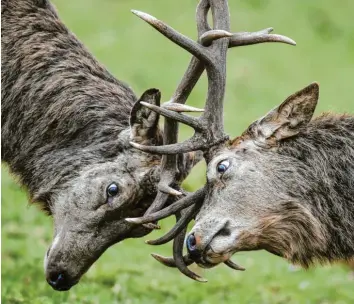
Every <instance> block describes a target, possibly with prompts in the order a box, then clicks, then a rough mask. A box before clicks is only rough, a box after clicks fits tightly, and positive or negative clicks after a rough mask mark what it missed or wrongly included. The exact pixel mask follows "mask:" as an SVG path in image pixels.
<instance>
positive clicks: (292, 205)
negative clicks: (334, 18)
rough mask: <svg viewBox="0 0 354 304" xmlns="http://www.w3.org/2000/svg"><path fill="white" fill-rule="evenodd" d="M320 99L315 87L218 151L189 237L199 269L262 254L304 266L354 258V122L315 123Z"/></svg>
mask: <svg viewBox="0 0 354 304" xmlns="http://www.w3.org/2000/svg"><path fill="white" fill-rule="evenodd" d="M318 97H319V87H318V84H316V83H313V84H311V85H309V86H308V87H306V88H304V89H303V90H301V91H299V92H297V93H295V94H293V95H291V96H289V97H288V98H287V99H286V100H285V101H284V102H283V103H282V104H281V105H280V106H279V107H277V108H275V109H274V110H272V111H270V112H269V113H268V114H266V115H265V116H264V117H262V118H261V119H259V120H257V121H255V122H254V123H253V124H251V125H250V126H249V128H248V129H247V130H246V131H245V132H244V133H243V134H242V135H241V136H240V137H237V138H236V139H234V140H233V141H231V142H230V143H229V144H227V145H225V146H224V147H222V148H220V149H219V150H218V151H217V152H215V153H214V154H213V156H212V158H211V160H210V162H209V164H208V169H207V193H206V197H205V200H204V203H203V206H202V207H201V209H200V212H199V213H198V215H197V217H196V221H195V225H194V227H193V229H192V231H191V233H190V234H189V236H188V238H187V248H188V250H189V253H190V255H191V256H192V257H193V259H194V261H196V262H197V263H198V264H199V265H201V266H203V267H212V266H215V265H217V264H219V263H221V262H224V261H227V260H228V259H229V258H230V257H231V255H232V254H233V253H235V252H239V251H249V250H259V249H265V250H267V251H269V252H271V253H274V254H276V255H279V256H281V257H284V258H286V259H287V260H289V261H290V262H292V263H297V264H301V265H302V266H304V267H308V266H309V265H310V264H312V263H313V262H318V261H319V262H328V261H329V262H333V261H338V260H341V259H345V260H347V259H350V258H352V257H353V256H354V249H353V245H354V244H353V235H354V224H353V218H354V208H353V206H354V187H353V177H354V117H353V116H349V115H342V116H340V115H328V114H327V115H323V116H320V117H318V118H316V119H314V120H312V121H311V118H312V115H313V113H314V110H315V108H316V105H317V100H318Z"/></svg>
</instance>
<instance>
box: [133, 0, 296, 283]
mask: <svg viewBox="0 0 354 304" xmlns="http://www.w3.org/2000/svg"><path fill="white" fill-rule="evenodd" d="M209 10H211V12H212V19H213V29H212V28H211V27H210V25H209V23H208V21H207V15H208V13H209ZM135 13H136V14H137V15H138V16H139V17H140V18H142V19H143V20H144V21H146V22H148V23H149V24H150V25H152V26H153V27H154V28H155V29H157V30H158V31H159V32H160V33H162V34H163V35H164V36H166V37H167V38H169V39H170V40H171V41H173V42H174V43H176V44H177V45H179V46H181V47H182V48H184V49H185V50H187V51H188V52H190V53H191V54H192V55H193V56H194V57H193V58H192V60H191V62H190V64H189V67H188V69H187V71H186V73H185V75H184V77H183V79H182V82H181V83H182V84H185V83H189V85H186V86H185V89H184V90H181V89H177V94H176V95H175V96H174V98H172V100H171V101H170V102H168V103H166V104H164V105H162V106H161V107H156V106H153V105H149V104H144V106H146V107H148V108H149V109H151V110H153V111H155V112H156V113H159V114H161V115H163V116H165V117H166V118H167V119H166V122H165V132H164V142H163V145H162V146H148V145H139V144H134V143H133V146H134V147H136V148H137V149H140V150H142V151H145V152H149V153H155V154H163V155H164V156H163V159H164V161H165V166H163V170H162V175H161V176H163V175H164V174H165V175H166V176H173V175H171V174H169V173H170V172H173V170H174V169H173V168H175V162H176V156H175V155H176V154H178V153H186V152H189V151H195V150H201V151H203V152H204V157H205V159H206V161H207V163H209V162H210V160H211V159H212V158H213V155H214V154H215V153H216V151H218V150H219V149H220V148H221V147H224V146H225V145H226V143H227V141H228V136H227V135H226V134H225V133H224V127H223V100H224V93H225V80H226V54H227V50H228V48H231V47H236V46H243V45H251V44H257V43H263V42H282V43H287V44H291V45H295V42H294V41H293V40H291V39H289V38H287V37H285V36H281V35H274V34H270V32H271V31H272V29H271V28H269V29H265V30H262V31H259V32H254V33H248V32H241V33H234V34H232V33H230V22H229V10H228V3H227V1H226V0H209V1H208V0H201V1H200V3H199V5H198V7H197V12H196V20H197V30H198V42H194V41H192V40H191V39H189V38H187V37H185V36H183V35H182V34H180V33H178V32H177V31H175V30H174V29H172V28H171V27H169V26H168V25H166V24H164V23H163V22H162V21H160V20H157V19H156V18H154V17H152V16H150V15H147V14H145V13H141V12H135ZM204 69H206V73H207V77H208V93H207V99H206V105H205V109H204V110H205V111H204V113H203V114H202V115H201V117H200V118H195V117H191V116H187V115H184V114H181V113H180V112H183V111H184V109H185V106H183V105H181V104H182V103H185V101H186V99H187V97H188V95H189V93H190V91H191V90H192V89H193V87H194V85H195V84H196V82H197V81H198V79H199V77H200V76H201V74H202V72H203V70H204ZM182 93H184V94H182ZM186 110H187V111H188V109H186ZM176 121H177V122H182V123H184V124H187V125H188V126H190V127H192V128H193V129H194V130H195V133H194V135H193V137H192V138H190V139H188V140H186V141H185V142H183V143H176V141H177V136H176V134H177V124H176ZM165 180H167V181H168V182H165ZM172 181H173V179H172V180H171V179H163V178H161V182H160V184H159V194H158V196H157V198H156V200H155V201H154V203H153V205H152V206H153V208H152V209H151V210H149V212H147V213H146V214H145V215H144V217H142V218H130V219H127V221H129V222H131V223H135V224H146V223H151V222H154V221H156V220H159V219H161V218H164V217H167V216H169V215H171V214H175V215H176V218H177V224H176V225H175V226H174V227H173V228H172V230H171V231H169V232H168V233H167V234H166V235H165V236H163V237H161V238H159V239H158V240H154V241H149V242H148V243H149V244H152V245H158V244H163V243H166V242H168V241H170V240H172V239H173V240H174V241H173V258H166V257H162V256H159V255H154V257H155V258H156V259H157V260H159V261H160V262H161V263H163V264H164V265H166V266H170V267H178V269H179V270H180V271H181V272H182V273H184V274H185V275H187V276H188V277H190V278H192V279H195V280H198V281H203V282H204V281H205V280H204V279H203V278H201V277H200V276H198V275H197V274H195V273H193V272H192V271H190V270H189V269H188V268H187V266H188V265H189V264H191V263H193V262H194V260H193V257H192V256H191V255H188V256H184V257H183V256H182V252H183V246H184V238H185V235H186V225H187V224H188V223H189V221H191V220H192V219H193V218H194V217H195V215H196V214H197V212H198V210H199V209H200V206H201V204H202V203H203V199H204V197H205V195H206V193H207V190H208V187H209V186H208V185H207V186H206V187H204V188H202V189H200V190H198V191H196V192H195V193H192V194H189V195H187V196H186V197H184V198H182V199H181V200H180V201H178V202H176V203H174V204H172V205H171V206H169V207H167V208H164V209H162V210H160V209H161V208H162V207H163V206H164V205H165V200H166V199H167V197H168V194H173V192H174V190H173V189H172V188H171V187H170V186H171V185H172V184H173V182H172ZM159 210H160V211H159ZM225 263H226V264H227V265H228V266H230V267H231V268H234V269H242V268H241V267H239V266H237V265H236V264H234V263H233V262H231V261H230V260H228V259H227V260H225Z"/></svg>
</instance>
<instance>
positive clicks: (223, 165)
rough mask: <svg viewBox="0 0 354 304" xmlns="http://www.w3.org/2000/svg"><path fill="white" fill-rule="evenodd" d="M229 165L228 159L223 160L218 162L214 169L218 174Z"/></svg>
mask: <svg viewBox="0 0 354 304" xmlns="http://www.w3.org/2000/svg"><path fill="white" fill-rule="evenodd" d="M229 167H230V162H229V161H228V160H223V161H221V162H220V163H218V165H217V167H216V169H217V171H218V172H219V173H220V174H223V173H225V171H226V170H227V169H228V168H229Z"/></svg>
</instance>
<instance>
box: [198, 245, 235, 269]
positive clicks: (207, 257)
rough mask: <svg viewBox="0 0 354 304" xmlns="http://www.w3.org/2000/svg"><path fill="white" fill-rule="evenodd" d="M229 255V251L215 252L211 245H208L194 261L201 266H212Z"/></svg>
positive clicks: (225, 259) (228, 257) (223, 261)
mask: <svg viewBox="0 0 354 304" xmlns="http://www.w3.org/2000/svg"><path fill="white" fill-rule="evenodd" d="M231 256H232V253H231V252H223V253H217V252H215V251H214V250H213V248H212V247H211V246H208V247H207V248H206V250H204V252H203V253H202V254H201V256H200V257H199V259H198V260H196V263H197V265H198V266H199V267H202V268H213V267H215V266H217V265H219V264H221V263H225V262H226V261H228V260H229V259H230V258H231Z"/></svg>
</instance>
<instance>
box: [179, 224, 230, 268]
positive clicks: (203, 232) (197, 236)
mask: <svg viewBox="0 0 354 304" xmlns="http://www.w3.org/2000/svg"><path fill="white" fill-rule="evenodd" d="M230 234H231V231H230V229H229V221H228V220H224V221H221V222H219V223H215V222H214V223H212V224H207V225H198V226H197V227H195V228H194V229H193V231H192V232H191V233H190V234H189V235H188V237H187V238H186V247H187V250H188V253H189V256H190V258H191V259H192V260H194V261H195V262H197V263H198V264H204V265H205V266H207V265H206V264H208V261H207V260H208V259H207V256H208V255H209V253H210V252H212V251H213V241H214V240H215V239H217V238H219V237H220V236H225V235H230Z"/></svg>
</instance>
